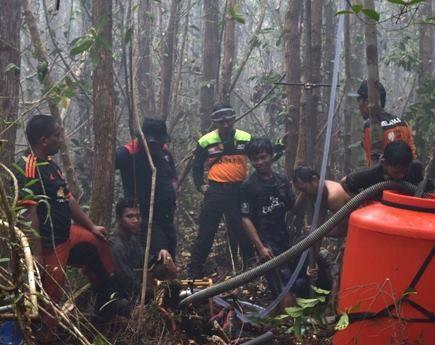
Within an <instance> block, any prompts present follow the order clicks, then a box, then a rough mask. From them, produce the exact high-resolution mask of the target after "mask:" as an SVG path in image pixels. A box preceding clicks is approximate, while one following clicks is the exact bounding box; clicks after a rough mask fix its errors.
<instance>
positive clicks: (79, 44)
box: [70, 35, 95, 56]
mask: <svg viewBox="0 0 435 345" xmlns="http://www.w3.org/2000/svg"><path fill="white" fill-rule="evenodd" d="M94 42H95V40H94V38H93V37H92V36H89V35H86V36H83V37H80V38H79V39H78V40H77V41H76V42H75V44H74V46H73V47H72V48H71V50H70V54H71V55H73V56H74V55H78V54H80V53H83V52H84V51H86V50H88V49H89V48H91V47H92V45H93V44H94Z"/></svg>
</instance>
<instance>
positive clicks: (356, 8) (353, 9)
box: [336, 4, 380, 22]
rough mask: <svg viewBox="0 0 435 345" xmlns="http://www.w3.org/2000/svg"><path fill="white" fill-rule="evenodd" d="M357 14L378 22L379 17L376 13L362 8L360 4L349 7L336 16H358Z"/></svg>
mask: <svg viewBox="0 0 435 345" xmlns="http://www.w3.org/2000/svg"><path fill="white" fill-rule="evenodd" d="M358 13H363V14H364V15H365V16H367V17H369V18H371V19H373V20H375V21H377V22H378V21H379V18H380V15H379V13H378V12H376V11H375V10H372V9H370V8H364V7H363V6H362V5H360V4H356V5H353V6H352V7H351V9H350V10H343V11H338V12H337V13H336V15H341V14H358Z"/></svg>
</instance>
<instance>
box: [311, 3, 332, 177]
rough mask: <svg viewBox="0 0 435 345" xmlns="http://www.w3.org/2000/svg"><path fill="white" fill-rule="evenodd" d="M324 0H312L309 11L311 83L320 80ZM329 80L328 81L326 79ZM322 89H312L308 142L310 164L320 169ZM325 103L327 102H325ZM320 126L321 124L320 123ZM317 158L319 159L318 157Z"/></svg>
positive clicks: (316, 82)
mask: <svg viewBox="0 0 435 345" xmlns="http://www.w3.org/2000/svg"><path fill="white" fill-rule="evenodd" d="M323 1H324V0H313V3H312V13H311V16H312V18H311V35H312V36H311V77H310V79H311V82H312V83H313V84H319V83H320V82H321V77H320V76H321V70H320V68H321V61H322V18H323V13H322V12H323V11H322V10H323V6H322V2H323ZM328 82H329V81H328ZM321 91H322V89H321V88H320V87H316V88H314V89H313V91H312V102H313V104H312V109H311V111H312V114H311V115H310V124H309V126H310V127H311V130H312V131H313V138H311V140H312V142H310V143H309V144H310V145H312V146H313V150H314V151H315V152H314V153H313V161H312V162H311V164H312V165H313V166H314V167H315V168H317V169H320V166H318V163H320V162H321V159H320V158H319V157H321V154H322V150H315V149H314V148H315V147H318V146H317V141H316V138H317V127H318V126H317V124H318V123H322V121H321V118H320V116H319V115H320V113H319V105H320V103H319V102H320V96H321ZM325 104H327V103H325ZM320 127H321V125H320ZM318 158H319V159H318Z"/></svg>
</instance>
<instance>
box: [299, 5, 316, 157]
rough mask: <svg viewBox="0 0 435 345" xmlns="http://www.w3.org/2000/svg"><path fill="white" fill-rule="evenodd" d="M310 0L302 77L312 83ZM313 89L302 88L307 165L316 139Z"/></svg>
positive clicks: (306, 6)
mask: <svg viewBox="0 0 435 345" xmlns="http://www.w3.org/2000/svg"><path fill="white" fill-rule="evenodd" d="M311 15H312V13H311V0H305V12H304V30H305V32H304V33H305V35H304V37H305V54H304V79H305V83H312V82H313V81H312V80H311V78H312V77H313V56H312V44H313V42H312V26H311V23H312V20H311ZM313 93H314V90H313V88H311V87H306V88H305V89H304V92H303V95H304V103H305V104H304V113H303V116H304V117H305V121H303V122H305V126H306V127H305V133H306V135H305V140H306V141H305V153H306V156H305V159H302V160H304V161H305V163H306V164H308V165H313V164H314V161H315V159H314V156H315V151H316V150H315V140H316V127H317V126H316V121H317V118H316V114H315V105H314V96H313Z"/></svg>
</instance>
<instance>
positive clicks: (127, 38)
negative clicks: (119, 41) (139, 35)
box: [124, 28, 133, 44]
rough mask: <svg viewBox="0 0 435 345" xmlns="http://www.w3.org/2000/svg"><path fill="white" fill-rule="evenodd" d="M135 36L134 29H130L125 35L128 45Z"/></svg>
mask: <svg viewBox="0 0 435 345" xmlns="http://www.w3.org/2000/svg"><path fill="white" fill-rule="evenodd" d="M132 35H133V28H129V29H128V30H127V31H126V32H125V35H124V41H125V43H126V44H127V43H128V42H130V41H131V37H132Z"/></svg>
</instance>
